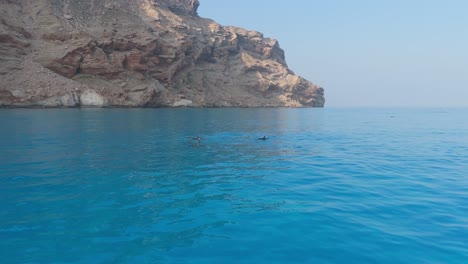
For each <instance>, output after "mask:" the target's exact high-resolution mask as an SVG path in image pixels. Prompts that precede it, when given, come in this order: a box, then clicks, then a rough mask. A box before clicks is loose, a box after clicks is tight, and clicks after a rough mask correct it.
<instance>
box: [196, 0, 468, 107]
mask: <svg viewBox="0 0 468 264" xmlns="http://www.w3.org/2000/svg"><path fill="white" fill-rule="evenodd" d="M200 2H201V6H200V9H199V14H200V16H202V17H207V18H211V19H213V20H215V21H217V22H218V23H220V24H222V25H235V26H240V27H245V28H248V29H252V30H258V31H260V32H263V33H264V34H265V36H266V37H272V38H276V39H278V40H279V42H280V45H281V47H282V48H283V49H284V50H285V51H286V61H287V62H288V65H289V67H290V68H291V69H292V70H293V71H295V72H296V73H297V74H299V75H302V76H303V77H305V78H306V79H308V80H310V81H312V82H314V83H317V84H319V85H321V86H323V87H324V88H325V95H326V99H327V103H326V105H327V106H468V1H466V0H386V1H385V0H382V1H378V0H353V1H351V0H320V1H319V0H291V1H276V0H236V1H224V0H222V1H221V0H200Z"/></svg>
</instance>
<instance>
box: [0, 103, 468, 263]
mask: <svg viewBox="0 0 468 264" xmlns="http://www.w3.org/2000/svg"><path fill="white" fill-rule="evenodd" d="M198 135H199V136H200V137H201V138H202V140H201V142H200V143H197V141H196V140H192V139H191V137H196V136H198ZM264 135H265V136H267V137H269V139H268V140H266V141H260V140H257V138H258V137H262V136H264ZM0 258H1V260H0V262H1V263H5V264H6V263H197V264H198V263H256V264H262V263H392V264H394V263H412V264H415V263H417V264H420V263H431V264H432V263H434V264H435V263H444V264H445V263H468V109H462V108H460V109H456V108H447V109H445V108H400V109H393V108H324V109H283V108H280V109H3V110H0Z"/></svg>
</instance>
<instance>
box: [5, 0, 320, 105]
mask: <svg viewBox="0 0 468 264" xmlns="http://www.w3.org/2000/svg"><path fill="white" fill-rule="evenodd" d="M198 6H199V2H198V0H158V1H155V0H131V1H128V0H102V1H93V0H65V1H64V0H35V1H29V0H18V1H0V61H1V62H2V63H1V64H0V106H1V105H3V106H32V105H38V106H86V105H92V106H147V107H161V106H180V105H190V106H199V107H203V106H208V107H222V106H226V107H227V106H239V107H258V106H292V107H303V106H308V107H309V106H310V107H322V106H323V105H324V96H323V89H322V88H320V87H318V86H316V85H314V84H312V83H310V82H308V81H307V80H305V79H303V78H301V77H299V76H296V75H294V73H293V72H292V71H291V70H289V69H288V67H287V65H286V61H285V55H284V51H283V50H282V49H281V48H280V46H279V44H278V41H276V40H274V39H268V38H264V37H263V35H262V34H261V33H259V32H255V31H248V30H245V29H241V28H236V27H223V26H221V25H219V24H216V23H215V22H213V21H211V20H208V19H204V18H200V17H198V15H197V8H198Z"/></svg>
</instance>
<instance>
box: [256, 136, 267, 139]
mask: <svg viewBox="0 0 468 264" xmlns="http://www.w3.org/2000/svg"><path fill="white" fill-rule="evenodd" d="M267 139H268V138H267V137H266V136H263V137H261V138H258V140H267Z"/></svg>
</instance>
